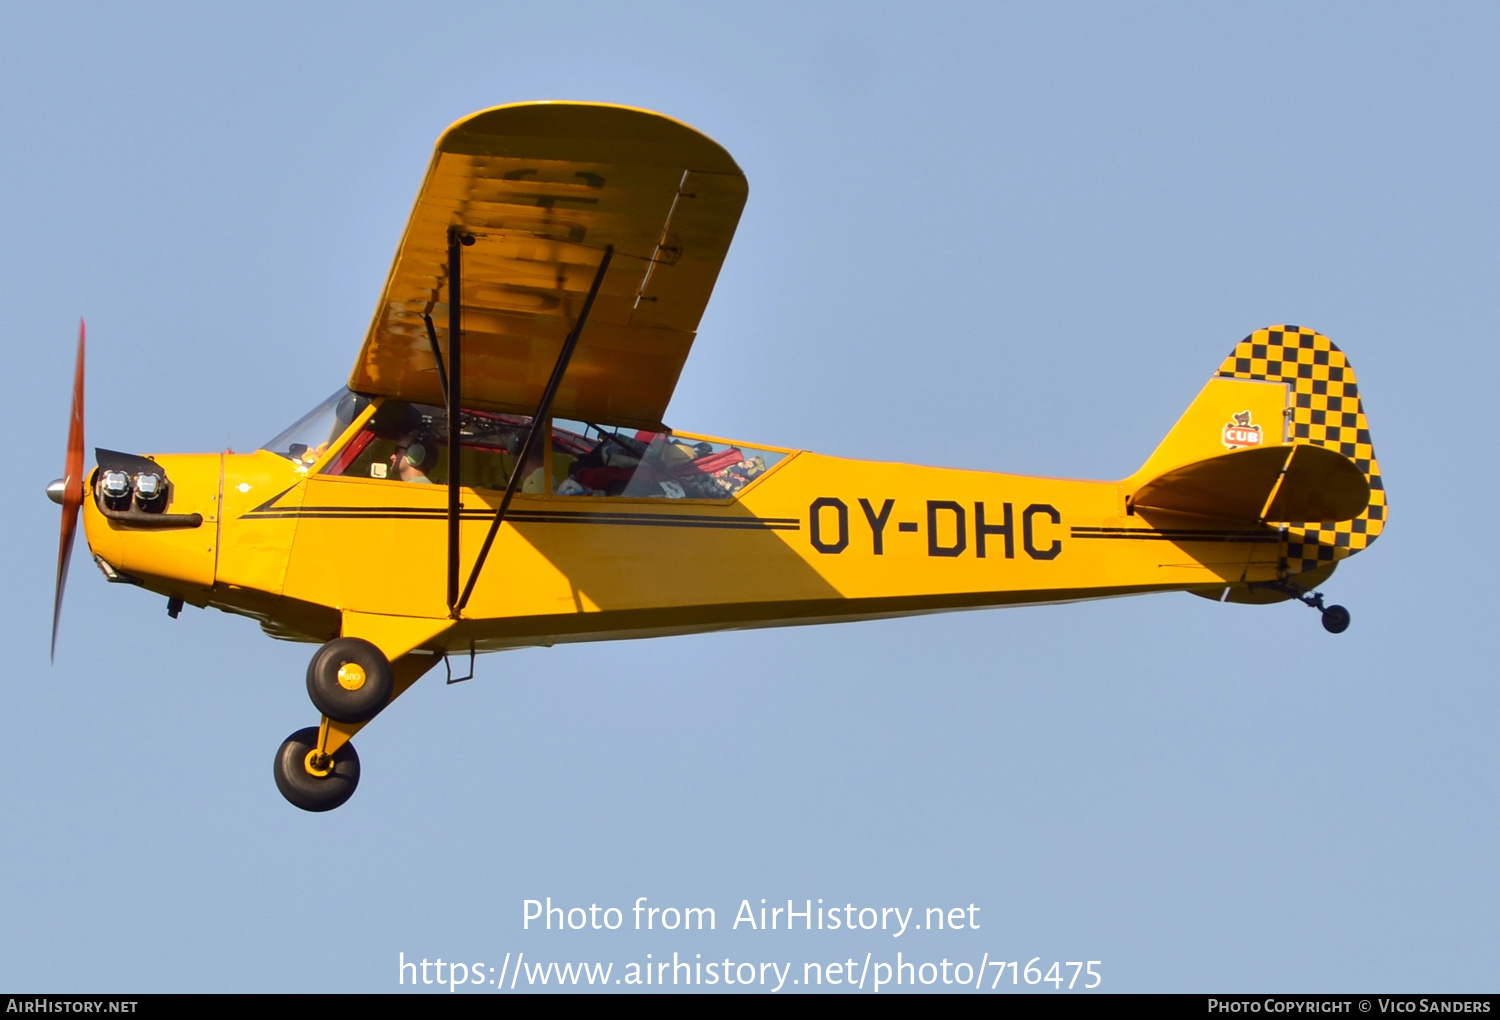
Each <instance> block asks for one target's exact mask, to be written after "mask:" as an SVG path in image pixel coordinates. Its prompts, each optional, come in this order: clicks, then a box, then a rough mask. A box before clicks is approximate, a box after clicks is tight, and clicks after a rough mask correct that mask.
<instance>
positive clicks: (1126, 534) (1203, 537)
mask: <svg viewBox="0 0 1500 1020" xmlns="http://www.w3.org/2000/svg"><path fill="white" fill-rule="evenodd" d="M1070 534H1071V535H1072V537H1074V538H1102V539H1121V540H1124V541H1132V542H1279V541H1281V535H1280V533H1279V532H1275V531H1224V530H1207V529H1204V530H1199V529H1193V528H1160V529H1158V528H1077V527H1075V528H1072V529H1071V530H1070Z"/></svg>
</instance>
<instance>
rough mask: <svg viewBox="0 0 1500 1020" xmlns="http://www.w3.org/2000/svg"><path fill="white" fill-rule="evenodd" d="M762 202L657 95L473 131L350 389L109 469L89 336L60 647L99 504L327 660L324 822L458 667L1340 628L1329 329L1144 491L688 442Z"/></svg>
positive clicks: (457, 138)
mask: <svg viewBox="0 0 1500 1020" xmlns="http://www.w3.org/2000/svg"><path fill="white" fill-rule="evenodd" d="M747 193H748V191H747V185H746V182H745V176H744V174H743V173H742V172H741V171H740V168H739V167H738V166H737V165H736V164H735V162H734V160H733V159H731V158H730V156H729V153H727V152H726V151H725V150H724V149H723V148H722V147H720V146H719V145H718V144H716V143H715V142H713V141H712V140H710V139H709V138H707V137H706V136H704V135H702V134H700V133H699V132H697V131H695V130H693V129H692V128H690V127H688V126H686V125H684V124H681V123H679V122H678V121H675V120H672V119H670V118H668V117H664V116H661V115H659V114H655V113H650V112H647V111H644V110H636V109H629V108H625V107H620V106H609V105H600V104H586V103H525V104H518V105H512V106H502V107H497V108H494V109H490V110H484V111H482V112H479V113H476V114H474V115H472V116H469V117H466V118H464V119H463V120H461V121H459V122H458V123H456V124H454V125H453V126H452V127H450V128H448V130H447V131H445V132H444V133H443V135H442V137H441V138H440V139H439V140H438V143H437V149H436V152H435V153H434V155H433V158H432V162H431V164H430V166H429V168H428V171H427V176H426V179H425V180H424V181H423V183H422V188H421V191H420V193H419V194H418V196H417V202H416V207H415V209H414V210H413V211H412V214H411V219H410V221H409V222H408V224H407V227H406V232H405V234H404V236H403V237H402V239H401V243H400V246H399V247H398V248H397V250H396V258H395V262H394V264H393V265H392V266H391V271H390V275H389V277H388V279H387V280H386V283H385V289H384V291H383V292H382V294H381V296H380V301H379V303H378V305H377V306H376V309H375V315H374V319H373V321H372V322H371V324H370V329H369V332H368V333H367V335H366V336H365V339H364V344H363V346H362V347H361V348H360V351H359V354H358V357H357V358H356V359H355V362H354V368H353V370H352V371H351V373H350V376H349V379H348V381H347V383H346V384H345V385H343V386H340V387H339V388H338V389H337V390H336V391H335V392H334V393H333V394H332V395H330V396H329V397H328V398H327V399H326V400H324V401H323V402H322V403H320V404H318V406H317V407H315V408H313V409H312V410H311V411H310V412H308V414H307V415H306V416H304V417H303V418H301V419H300V420H298V421H297V422H296V423H295V424H293V425H292V426H291V427H290V428H288V429H286V430H285V431H284V432H282V433H280V434H279V435H277V436H276V437H275V438H274V439H272V440H270V441H269V442H268V443H267V444H266V445H265V446H264V447H263V448H262V449H260V450H257V451H256V452H254V453H249V454H236V453H232V452H229V451H226V452H223V453H205V454H170V455H168V454H152V455H141V454H135V453H121V452H118V451H114V450H107V449H98V450H96V451H95V453H96V462H97V465H96V467H95V468H94V469H93V471H91V472H88V473H87V474H85V470H84V444H83V379H84V341H83V334H82V331H81V329H80V334H79V341H78V356H77V368H76V375H75V382H74V394H73V412H72V424H71V427H70V430H69V438H68V453H67V466H66V472H65V476H64V478H62V479H61V480H59V481H58V482H54V483H53V484H52V485H51V486H50V487H49V489H48V491H49V494H50V495H51V496H52V497H53V498H54V499H55V500H56V501H57V502H59V503H61V504H62V506H63V517H62V539H61V546H60V549H59V556H58V574H57V601H56V605H55V608H54V616H53V645H54V648H55V647H56V638H57V614H58V612H59V611H60V608H61V604H62V593H63V583H64V580H65V578H66V572H67V567H68V558H69V554H70V551H71V548H72V543H73V537H74V533H75V531H76V527H77V521H78V516H79V510H80V508H81V509H82V516H83V521H84V529H85V533H86V535H87V537H88V544H89V547H90V549H91V550H92V553H93V558H94V561H95V563H96V564H97V565H98V567H99V569H100V570H101V571H102V572H103V573H104V576H105V577H106V578H107V579H108V580H109V581H111V582H114V583H117V584H122V585H128V586H134V587H138V588H141V589H143V590H145V591H149V592H152V593H154V594H156V595H159V596H164V597H165V598H166V599H167V611H168V613H169V614H170V615H171V616H173V617H176V616H177V615H178V613H179V612H180V611H181V609H182V607H183V606H184V605H193V606H199V607H209V606H211V607H214V608H217V609H221V610H224V611H226V612H230V613H236V614H240V615H243V616H248V617H252V618H254V619H256V620H258V621H259V622H260V625H261V627H262V628H263V629H264V630H265V632H266V633H267V634H269V635H271V636H272V637H276V638H283V639H287V640H293V641H306V642H309V643H313V644H316V645H318V646H319V647H318V649H317V651H316V652H315V653H314V654H313V656H312V661H311V663H310V664H309V666H308V670H307V690H308V694H309V696H310V697H311V699H312V703H313V706H314V708H315V709H316V710H317V712H318V713H319V714H320V715H321V717H322V719H321V723H320V725H318V726H311V727H308V728H306V729H301V730H298V731H297V732H296V733H293V734H292V735H291V736H290V737H288V738H287V739H286V741H285V742H284V743H283V744H282V745H281V748H280V750H279V751H278V752H277V754H276V758H275V778H276V783H277V786H278V787H279V788H280V790H281V792H282V793H283V794H284V795H285V796H286V798H287V799H288V800H289V801H291V803H293V804H295V805H296V806H298V807H300V808H304V809H306V810H309V811H325V810H328V809H331V808H334V807H337V806H338V805H340V804H342V803H344V802H345V801H346V800H347V799H348V798H349V796H350V795H351V794H352V793H353V792H354V788H355V785H356V784H357V783H358V781H359V758H358V756H357V755H356V754H355V751H354V746H353V744H351V743H350V738H351V737H352V736H353V735H354V734H355V733H356V732H357V731H358V730H359V729H360V728H361V727H362V726H364V725H366V724H367V723H369V721H370V720H371V719H373V718H374V717H375V716H376V714H378V713H379V712H381V711H382V710H383V709H384V708H385V707H386V706H387V705H389V704H390V703H391V702H392V701H393V700H394V699H395V698H397V697H398V696H400V694H401V693H402V692H403V691H405V690H406V689H407V688H408V687H410V686H411V685H412V684H413V683H414V682H416V680H417V679H418V678H420V677H421V676H423V675H424V674H425V673H427V672H428V671H429V670H431V669H433V668H434V667H435V666H436V665H438V664H439V663H440V662H442V663H445V664H446V663H448V662H449V657H450V656H456V657H458V658H459V660H460V663H462V660H463V657H464V656H468V662H469V665H470V666H471V667H472V663H473V655H474V654H476V653H479V652H487V651H495V650H500V649H507V648H517V647H524V646H536V645H551V644H554V643H557V642H564V641H599V640H608V639H616V638H634V637H651V636H660V635H672V634H690V633H699V632H705V631H715V630H726V629H732V628H745V627H767V626H780V625H789V624H808V623H822V622H832V621H841V620H856V619H877V618H883V617H895V616H905V615H910V614H915V613H930V612H937V611H942V610H953V609H975V608H981V607H993V606H1008V605H1023V604H1033V603H1052V602H1070V601H1076V600H1082V599H1093V598H1103V597H1108V596H1118V595H1129V594H1138V593H1145V592H1159V591H1170V590H1178V591H1187V592H1191V593H1193V594H1195V595H1201V596H1203V597H1205V598H1211V599H1217V600H1222V601H1228V602H1251V603H1271V602H1279V601H1285V600H1289V599H1297V600H1301V601H1303V602H1305V603H1307V604H1309V605H1312V606H1314V607H1315V608H1317V609H1319V610H1320V611H1321V612H1322V620H1323V625H1324V626H1325V627H1326V628H1327V629H1328V630H1330V631H1332V632H1335V633H1337V632H1339V631H1342V630H1343V629H1344V628H1345V627H1346V626H1347V625H1348V623H1349V614H1348V613H1347V611H1345V610H1344V609H1343V608H1342V607H1339V606H1325V605H1324V602H1323V596H1322V595H1321V594H1319V593H1318V592H1317V591H1316V590H1315V589H1316V588H1317V587H1318V586H1319V585H1320V584H1322V583H1323V582H1324V581H1326V580H1327V579H1328V577H1329V576H1330V575H1331V574H1332V573H1333V570H1334V568H1335V567H1336V566H1337V564H1338V562H1339V561H1340V560H1341V559H1343V558H1345V557H1347V556H1350V555H1352V554H1353V553H1355V552H1358V551H1359V550H1361V549H1363V548H1365V546H1367V545H1368V544H1369V543H1370V542H1371V541H1373V540H1374V539H1375V538H1376V536H1378V535H1379V534H1380V531H1381V528H1382V527H1383V526H1384V524H1385V519H1386V502H1385V493H1384V489H1383V486H1382V485H1381V479H1380V471H1379V468H1378V466H1377V465H1376V462H1375V455H1374V451H1373V449H1372V447H1371V445H1370V434H1369V428H1368V425H1367V423H1366V421H1365V415H1364V410H1363V407H1362V405H1361V401H1360V394H1359V390H1358V387H1357V385H1356V383H1355V379H1354V372H1353V370H1352V369H1351V368H1350V366H1349V363H1348V361H1347V360H1346V359H1345V357H1344V354H1343V352H1342V351H1340V350H1339V348H1337V347H1336V346H1334V345H1333V344H1332V343H1331V342H1330V341H1329V340H1328V338H1327V337H1325V336H1323V335H1322V334H1320V333H1318V332H1316V331H1314V330H1311V329H1307V328H1303V327H1298V326H1288V325H1278V326H1271V327H1269V328H1266V329H1261V330H1257V331H1255V332H1254V333H1252V334H1250V335H1249V336H1248V337H1246V338H1245V339H1244V340H1242V341H1240V342H1239V343H1238V344H1236V345H1235V346H1234V349H1233V350H1232V351H1231V352H1230V353H1229V356H1228V357H1227V358H1226V359H1225V360H1224V361H1223V362H1222V363H1221V364H1220V365H1219V367H1218V370H1217V371H1216V372H1215V373H1214V375H1213V377H1212V378H1210V379H1209V381H1208V384H1207V385H1206V386H1205V387H1204V388H1203V390H1202V392H1200V393H1199V394H1198V396H1197V397H1196V399H1194V400H1193V402H1192V403H1191V404H1190V405H1189V407H1188V409H1187V411H1186V412H1185V413H1184V414H1183V416H1182V418H1181V419H1180V420H1179V421H1178V422H1177V424H1176V425H1175V426H1174V427H1173V428H1172V430H1171V432H1170V433H1168V435H1167V436H1166V438H1165V439H1164V440H1163V441H1162V442H1161V444H1160V446H1158V447H1157V449H1156V450H1155V452H1153V453H1152V454H1151V455H1150V456H1149V457H1148V458H1147V459H1146V462H1145V464H1144V465H1143V466H1142V467H1141V468H1140V470H1139V471H1137V472H1135V473H1134V474H1133V475H1131V476H1130V477H1128V478H1125V479H1123V480H1119V481H1074V480H1060V479H1049V478H1031V477H1021V476H1016V475H1006V474H994V473H989V472H982V471H961V470H950V469H943V468H930V467H916V466H911V465H906V464H882V463H872V462H867V461H858V460H847V459H842V458H838V457H829V456H823V455H820V454H815V453H810V452H807V451H802V450H791V449H783V448H780V447H775V446H769V445H766V444H759V443H746V442H739V441H736V440H729V439H722V438H718V437H715V436H709V435H699V434H695V433H688V432H682V431H676V430H673V429H671V428H668V426H667V425H666V423H665V422H664V420H663V417H664V415H665V413H666V409H667V404H668V401H669V399H670V398H671V396H672V392H673V389H674V387H675V386H676V383H677V378H678V375H679V373H680V372H681V370H682V366H683V363H684V361H685V359H686V358H687V356H688V351H689V349H690V348H691V347H692V344H693V342H694V339H695V336H696V331H697V328H698V323H699V320H700V318H701V316H702V315H703V311H704V308H705V306H706V305H707V303H708V300H709V295H710V293H711V291H712V289H713V286H714V282H715V280H716V278H717V276H718V273H719V269H720V266H721V265H722V263H723V260H724V257H725V253H726V252H727V251H728V248H729V243H730V240H731V238H732V237H733V236H734V231H735V227H736V224H737V223H738V221H739V217H740V211H741V209H742V208H743V206H744V203H745V199H746V195H747ZM470 673H472V668H471V669H470ZM449 677H450V680H451V679H452V671H451V669H450V671H449Z"/></svg>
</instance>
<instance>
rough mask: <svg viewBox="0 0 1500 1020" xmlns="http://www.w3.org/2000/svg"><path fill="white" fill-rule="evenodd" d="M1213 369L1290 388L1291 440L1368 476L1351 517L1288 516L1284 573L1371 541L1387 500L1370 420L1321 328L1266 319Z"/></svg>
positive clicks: (1328, 560) (1351, 376)
mask: <svg viewBox="0 0 1500 1020" xmlns="http://www.w3.org/2000/svg"><path fill="white" fill-rule="evenodd" d="M1219 376H1220V377H1222V378H1225V379H1263V380H1267V381H1270V382H1284V383H1289V384H1290V385H1291V387H1292V442H1293V443H1307V444H1311V445H1314V446H1326V447H1327V448H1328V449H1330V450H1337V451H1338V452H1339V453H1342V454H1343V455H1344V456H1345V457H1348V458H1349V459H1350V460H1352V461H1354V463H1355V465H1356V466H1357V467H1358V468H1359V469H1360V470H1361V471H1363V472H1364V473H1365V477H1366V478H1367V479H1369V482H1370V505H1369V506H1368V507H1366V508H1365V512H1364V513H1362V514H1360V515H1359V516H1358V517H1356V518H1354V519H1353V520H1352V521H1339V522H1338V523H1337V524H1305V523H1300V522H1288V523H1287V524H1286V529H1287V530H1286V538H1285V540H1284V541H1283V542H1282V546H1281V555H1282V559H1283V561H1284V563H1285V564H1286V566H1285V570H1286V572H1287V573H1288V574H1298V573H1301V572H1303V571H1305V570H1312V569H1314V568H1316V567H1319V566H1323V565H1326V564H1328V563H1331V562H1333V561H1335V560H1341V559H1344V558H1345V557H1347V556H1352V555H1354V554H1355V553H1357V552H1359V551H1360V550H1361V549H1363V548H1365V546H1367V545H1369V544H1370V543H1371V542H1373V541H1375V539H1376V537H1377V536H1379V534H1380V532H1381V529H1383V528H1384V527H1385V522H1386V518H1387V507H1386V501H1385V485H1384V484H1383V483H1382V482H1381V480H1380V465H1379V464H1377V463H1376V462H1375V449H1374V447H1373V446H1371V445H1370V425H1369V422H1367V421H1366V420H1365V409H1364V406H1363V404H1362V403H1361V401H1360V398H1359V384H1358V383H1357V382H1356V381H1355V379H1354V369H1353V368H1351V367H1350V365H1349V359H1347V358H1345V357H1344V352H1343V351H1341V350H1339V349H1338V348H1337V347H1335V346H1334V345H1333V342H1332V341H1331V340H1329V339H1328V338H1327V337H1326V336H1324V335H1323V334H1321V333H1319V332H1317V331H1315V330H1311V329H1306V328H1304V327H1302V326H1271V327H1269V328H1267V329H1260V330H1256V331H1255V332H1254V333H1251V334H1250V335H1249V336H1247V337H1246V338H1245V339H1243V340H1241V341H1240V342H1239V344H1238V345H1236V347H1235V349H1234V353H1233V354H1231V355H1230V356H1229V357H1228V358H1226V359H1224V364H1223V365H1221V366H1220V367H1219Z"/></svg>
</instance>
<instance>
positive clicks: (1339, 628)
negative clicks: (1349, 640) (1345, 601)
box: [1323, 606, 1349, 634]
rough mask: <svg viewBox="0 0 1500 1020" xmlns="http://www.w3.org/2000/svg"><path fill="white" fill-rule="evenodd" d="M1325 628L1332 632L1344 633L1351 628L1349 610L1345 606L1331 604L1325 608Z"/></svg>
mask: <svg viewBox="0 0 1500 1020" xmlns="http://www.w3.org/2000/svg"><path fill="white" fill-rule="evenodd" d="M1323 629H1324V630H1326V631H1327V632H1328V633H1330V634H1342V633H1343V632H1344V631H1346V630H1348V629H1349V610H1347V609H1345V608H1344V607H1343V606H1329V607H1328V608H1327V609H1325V610H1323Z"/></svg>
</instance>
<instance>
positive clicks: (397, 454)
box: [391, 432, 437, 485]
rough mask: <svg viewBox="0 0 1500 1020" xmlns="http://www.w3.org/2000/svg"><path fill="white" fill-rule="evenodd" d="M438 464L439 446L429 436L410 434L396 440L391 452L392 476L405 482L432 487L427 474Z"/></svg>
mask: <svg viewBox="0 0 1500 1020" xmlns="http://www.w3.org/2000/svg"><path fill="white" fill-rule="evenodd" d="M436 462H437V444H436V443H434V442H432V440H431V438H430V437H428V436H424V435H420V434H418V433H414V432H408V433H406V434H405V435H403V436H402V437H401V438H400V439H398V440H396V448H395V449H394V450H392V451H391V475H392V477H395V478H399V479H401V480H402V481H403V482H415V483H417V484H418V485H431V484H432V479H431V478H428V477H427V472H429V471H431V470H432V466H433V464H435V463H436Z"/></svg>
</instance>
